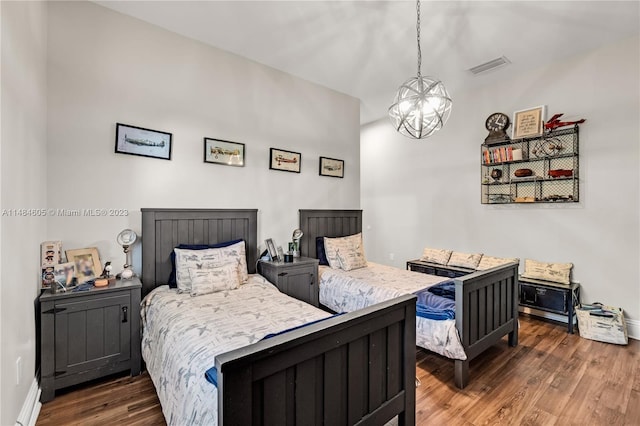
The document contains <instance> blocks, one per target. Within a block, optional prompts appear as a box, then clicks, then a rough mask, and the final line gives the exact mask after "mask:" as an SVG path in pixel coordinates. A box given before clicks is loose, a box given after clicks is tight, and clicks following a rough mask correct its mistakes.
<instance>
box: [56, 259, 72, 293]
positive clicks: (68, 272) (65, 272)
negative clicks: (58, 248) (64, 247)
mask: <svg viewBox="0 0 640 426" xmlns="http://www.w3.org/2000/svg"><path fill="white" fill-rule="evenodd" d="M75 276H76V264H75V263H73V262H67V263H60V264H58V265H55V266H54V267H53V277H54V279H55V281H56V282H58V283H60V284H62V285H64V286H65V287H69V286H70V285H72V284H73V278H74V277H75Z"/></svg>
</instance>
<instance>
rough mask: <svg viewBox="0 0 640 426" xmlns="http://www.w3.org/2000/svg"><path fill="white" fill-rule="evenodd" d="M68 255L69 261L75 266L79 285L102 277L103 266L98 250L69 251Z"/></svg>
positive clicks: (93, 248) (92, 248) (90, 248)
mask: <svg viewBox="0 0 640 426" xmlns="http://www.w3.org/2000/svg"><path fill="white" fill-rule="evenodd" d="M66 254H67V260H68V261H69V262H72V263H73V264H74V265H75V271H76V278H77V279H78V284H82V283H84V282H86V281H89V280H93V279H95V278H96V277H98V276H99V275H100V271H102V265H101V264H100V256H99V255H98V249H97V248H95V247H89V248H84V249H75V250H67V251H66Z"/></svg>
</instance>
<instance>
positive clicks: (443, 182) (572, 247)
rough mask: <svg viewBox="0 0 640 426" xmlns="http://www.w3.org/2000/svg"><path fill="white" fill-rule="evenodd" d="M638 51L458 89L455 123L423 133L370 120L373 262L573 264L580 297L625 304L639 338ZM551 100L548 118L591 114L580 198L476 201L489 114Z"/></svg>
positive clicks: (367, 182)
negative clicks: (409, 133)
mask: <svg viewBox="0 0 640 426" xmlns="http://www.w3.org/2000/svg"><path fill="white" fill-rule="evenodd" d="M639 52H640V48H639V42H638V37H634V38H631V39H627V40H623V41H621V42H619V43H617V44H615V45H611V46H608V47H606V48H602V49H599V50H596V51H593V52H590V53H588V54H584V55H579V56H575V57H572V58H570V59H569V60H567V61H565V62H563V63H558V64H556V65H554V66H551V67H548V68H540V69H533V70H531V71H530V72H529V73H527V74H524V75H520V76H518V77H517V78H515V79H511V80H505V81H503V82H502V84H501V85H500V86H492V87H485V88H483V89H481V90H477V91H474V92H467V93H452V97H453V99H454V106H453V113H452V115H451V118H450V120H449V122H448V123H447V125H446V126H445V128H444V129H443V130H441V131H440V132H439V133H438V134H436V135H435V136H433V137H431V138H429V139H427V140H422V141H415V140H410V139H407V138H405V137H403V136H401V135H399V134H397V133H395V132H394V130H393V129H392V127H391V126H390V125H389V122H388V120H387V119H383V120H380V121H378V122H375V123H372V124H370V125H366V126H364V127H363V129H362V133H361V170H362V176H361V179H362V188H361V192H362V201H361V205H362V208H363V210H364V220H363V222H364V223H363V226H364V229H365V236H364V238H365V244H366V250H367V257H368V259H370V260H372V261H375V262H380V263H385V264H392V265H395V266H399V267H403V266H404V264H405V261H406V260H409V259H415V258H418V257H420V255H421V253H422V249H423V248H424V247H425V246H430V247H438V248H450V249H454V250H459V251H463V252H483V253H487V254H490V255H494V256H508V257H519V258H521V259H525V258H531V259H537V260H541V261H548V262H573V263H574V265H575V266H574V278H575V279H577V280H579V281H580V282H581V283H582V286H583V287H582V300H583V301H584V302H596V301H600V302H603V303H607V304H612V305H615V306H621V307H623V308H624V309H625V311H626V315H627V317H628V318H630V319H632V322H631V324H632V326H633V327H632V329H634V330H635V331H636V333H638V331H639V330H640V327H638V326H639V325H640V322H638V321H639V320H640V275H639V266H638V259H639V258H640V251H639V244H640V240H639V237H640V228H639V220H640V219H639V218H640V210H639V194H640V187H639V180H640V175H639V172H638V170H639V168H638V164H639V160H640V158H639V150H638V140H640V137H639V136H640V135H639V126H638V117H639V116H640V107H639V103H640V96H639V95H638V94H639V93H640V86H639V82H638V75H640V69H639V62H640V58H639V55H640V53H639ZM505 71H506V68H505ZM495 72H500V71H498V70H497V71H495ZM440 77H441V78H443V79H444V81H445V83H446V76H440ZM543 104H545V105H547V108H548V109H547V116H548V117H550V116H551V115H552V114H554V113H560V112H563V113H565V117H563V118H566V119H574V120H575V119H579V118H583V117H584V118H586V119H587V121H586V122H585V123H584V124H583V125H581V126H580V202H579V203H575V204H562V205H553V204H541V205H504V206H503V205H482V204H480V163H479V160H480V144H481V143H482V142H483V140H484V138H485V136H486V134H487V132H486V130H485V129H484V122H485V119H486V117H487V116H489V114H491V113H492V112H495V111H502V112H506V113H508V114H509V115H512V113H513V111H516V110H520V109H524V108H527V107H533V106H538V105H543ZM390 153H393V154H391V155H390ZM381 171H384V173H381ZM391 257H393V259H391ZM523 267H524V262H521V271H522V270H523ZM636 338H640V333H638V334H636Z"/></svg>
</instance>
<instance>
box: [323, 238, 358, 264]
mask: <svg viewBox="0 0 640 426" xmlns="http://www.w3.org/2000/svg"><path fill="white" fill-rule="evenodd" d="M324 251H325V253H326V255H327V261H328V262H329V266H330V267H331V268H333V269H343V270H345V271H350V270H352V269H358V268H364V267H365V266H367V259H366V257H365V255H364V245H363V243H362V233H358V234H354V235H349V236H348V237H339V238H328V237H325V238H324Z"/></svg>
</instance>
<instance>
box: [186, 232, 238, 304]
mask: <svg viewBox="0 0 640 426" xmlns="http://www.w3.org/2000/svg"><path fill="white" fill-rule="evenodd" d="M173 251H174V252H175V254H176V284H177V287H178V293H183V292H184V293H188V292H190V291H191V275H190V273H189V269H191V268H194V269H211V268H213V267H216V266H220V265H222V264H225V263H230V262H235V264H236V265H237V266H238V267H237V269H236V270H237V273H238V275H239V278H238V279H239V280H240V282H241V283H244V282H246V281H247V280H248V279H249V274H248V272H247V260H246V255H245V245H244V241H240V242H239V243H236V244H233V245H231V246H228V247H220V248H210V249H204V250H188V249H179V248H175V249H173Z"/></svg>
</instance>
